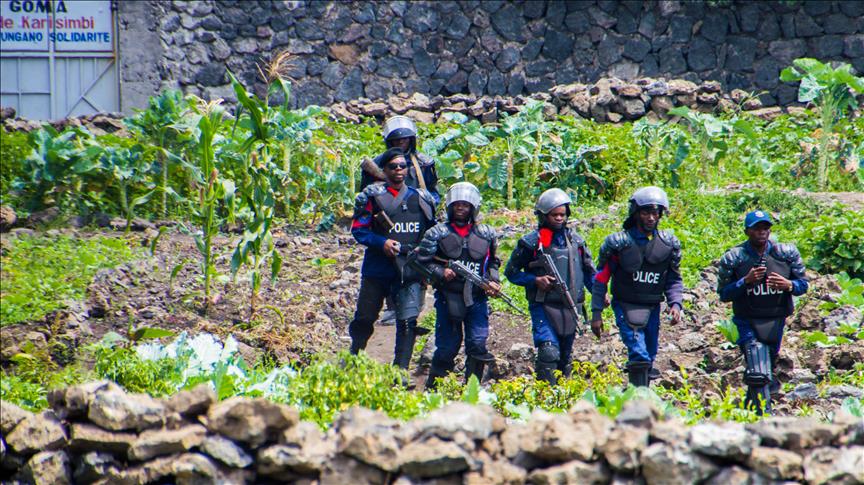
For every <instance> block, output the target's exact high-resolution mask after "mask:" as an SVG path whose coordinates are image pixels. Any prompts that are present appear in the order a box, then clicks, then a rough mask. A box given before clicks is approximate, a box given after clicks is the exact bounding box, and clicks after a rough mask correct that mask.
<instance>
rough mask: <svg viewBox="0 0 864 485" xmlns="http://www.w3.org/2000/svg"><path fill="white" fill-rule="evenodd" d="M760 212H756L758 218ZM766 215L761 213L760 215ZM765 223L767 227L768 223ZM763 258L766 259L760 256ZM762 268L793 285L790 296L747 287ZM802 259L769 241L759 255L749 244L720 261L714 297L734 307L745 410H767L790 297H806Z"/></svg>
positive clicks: (761, 287) (764, 286) (793, 249)
mask: <svg viewBox="0 0 864 485" xmlns="http://www.w3.org/2000/svg"><path fill="white" fill-rule="evenodd" d="M758 212H761V211H757V212H754V213H753V214H756V213H758ZM762 214H764V213H762ZM763 217H766V219H765V220H766V222H770V220H767V216H763ZM763 256H764V257H763ZM763 265H764V266H765V267H766V275H768V274H771V273H777V274H778V275H780V276H782V277H784V278H786V279H787V280H789V281H791V282H792V291H783V290H780V289H775V288H770V287H769V286H768V284H767V283H766V282H765V280H763V281H761V282H758V283H757V284H753V285H748V284H747V283H746V282H745V277H746V276H747V273H749V272H750V270H751V268H753V267H754V266H757V267H758V266H763ZM808 287H809V283H808V281H807V278H806V277H805V276H804V262H803V261H802V260H801V254H800V253H799V252H798V249H797V248H796V247H795V246H794V245H792V244H780V243H772V242H771V241H767V243H766V246H765V249H764V253H763V255H762V256H760V255H759V254H758V253H757V252H756V250H755V249H754V248H753V246H752V245H751V244H750V242H749V241H745V242H744V243H742V244H739V245H738V246H735V247H734V248H732V249H730V250H729V251H727V252H726V254H724V255H723V258H721V259H720V271H719V275H718V280H717V292H718V293H719V295H720V301H724V302H729V301H731V302H732V312H733V314H734V315H733V317H732V321H733V322H734V323H735V325H736V326H737V327H738V345H739V346H740V347H741V351H742V352H743V353H744V357H745V364H746V366H747V369H746V370H745V373H744V383H745V384H747V386H748V391H747V405H748V406H751V405H752V406H755V407H756V408H757V409H761V407H760V403H759V400H760V399H762V400H764V401H765V404H766V410H768V411H770V409H771V400H770V396H771V394H770V392H771V391H770V387H771V384H772V381H773V382H775V383H776V382H777V381H776V377H774V376H773V372H772V369H774V367H775V366H776V363H777V356H778V355H779V353H780V342H781V340H782V339H783V328H784V326H785V323H786V318H787V317H788V316H789V315H791V314H792V312H793V310H794V306H793V302H792V297H793V296H799V295H803V294H804V293H806V292H807V289H808Z"/></svg>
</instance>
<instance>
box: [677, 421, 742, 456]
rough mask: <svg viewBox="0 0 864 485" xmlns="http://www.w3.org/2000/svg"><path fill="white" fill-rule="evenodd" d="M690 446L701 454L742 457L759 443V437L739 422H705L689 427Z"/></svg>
mask: <svg viewBox="0 0 864 485" xmlns="http://www.w3.org/2000/svg"><path fill="white" fill-rule="evenodd" d="M689 442H690V448H691V449H692V450H693V451H696V452H698V453H702V454H703V455H708V456H716V457H719V458H731V459H743V458H744V457H746V456H747V455H749V454H750V451H751V450H753V447H755V446H756V445H758V444H759V437H758V436H756V435H754V434H752V433H749V432H748V431H747V430H746V429H744V426H743V425H741V424H739V423H724V424H723V425H718V424H713V423H705V424H697V425H696V426H693V427H692V428H690V439H689Z"/></svg>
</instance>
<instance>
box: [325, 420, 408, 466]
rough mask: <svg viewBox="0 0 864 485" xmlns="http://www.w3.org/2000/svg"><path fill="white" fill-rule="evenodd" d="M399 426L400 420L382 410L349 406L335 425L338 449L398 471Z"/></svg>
mask: <svg viewBox="0 0 864 485" xmlns="http://www.w3.org/2000/svg"><path fill="white" fill-rule="evenodd" d="M398 427H399V423H398V422H396V421H395V420H392V419H390V418H389V417H387V415H385V414H384V413H382V412H376V411H371V410H369V409H365V408H359V407H355V408H351V409H348V410H347V411H345V412H343V413H342V414H341V415H340V416H339V418H337V420H336V422H335V423H334V425H333V429H334V430H335V431H336V435H337V442H336V447H337V451H338V452H339V453H342V454H344V455H345V456H350V457H351V458H355V459H357V460H360V461H362V462H363V463H367V464H369V465H372V466H375V467H378V468H380V469H382V470H384V471H386V472H391V473H392V472H395V471H396V470H397V469H398V468H399V453H400V450H401V448H402V446H401V443H400V441H401V440H399V439H398V437H399V431H398Z"/></svg>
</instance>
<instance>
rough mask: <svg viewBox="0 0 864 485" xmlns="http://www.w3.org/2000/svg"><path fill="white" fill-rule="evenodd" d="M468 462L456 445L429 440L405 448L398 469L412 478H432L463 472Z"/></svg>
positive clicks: (466, 455)
mask: <svg viewBox="0 0 864 485" xmlns="http://www.w3.org/2000/svg"><path fill="white" fill-rule="evenodd" d="M469 462H470V458H469V457H468V454H467V453H465V451H464V450H463V449H462V448H460V447H459V446H458V445H456V443H453V442H452V441H441V440H439V439H438V438H431V439H429V440H427V441H422V442H418V441H414V442H411V443H409V444H408V445H407V446H405V448H404V449H403V450H402V452H401V455H400V462H399V468H400V470H401V471H402V473H405V474H407V475H410V476H412V477H418V478H432V477H440V476H444V475H449V474H451V473H460V472H463V471H465V470H467V469H468V468H469Z"/></svg>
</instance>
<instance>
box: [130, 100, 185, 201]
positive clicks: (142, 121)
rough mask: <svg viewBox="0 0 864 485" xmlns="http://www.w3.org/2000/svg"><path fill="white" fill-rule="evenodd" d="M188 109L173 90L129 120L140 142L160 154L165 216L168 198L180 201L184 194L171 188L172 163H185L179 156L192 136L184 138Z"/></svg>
mask: <svg viewBox="0 0 864 485" xmlns="http://www.w3.org/2000/svg"><path fill="white" fill-rule="evenodd" d="M188 110H189V105H188V102H187V100H186V99H185V98H184V97H183V93H181V92H180V91H178V90H174V89H169V90H166V91H163V92H161V93H159V95H157V96H152V97H151V98H150V100H149V101H148V104H147V109H146V110H135V111H136V112H137V114H136V115H135V116H133V117H129V118H126V119H125V122H126V126H128V127H129V128H130V129H131V130H132V131H133V132H134V133H136V134H137V136H138V138H139V140H141V141H142V142H144V143H147V144H148V146H150V147H152V149H153V150H154V151H155V152H156V164H157V166H158V168H160V172H161V176H162V178H161V183H160V184H159V188H158V190H159V192H160V193H161V194H162V207H161V209H162V217H165V216H167V215H168V196H169V195H171V196H172V197H173V198H174V199H175V200H179V199H180V195H179V194H177V192H175V191H174V189H173V188H172V187H171V185H170V181H169V173H170V166H171V163H172V162H173V163H174V164H175V165H182V164H183V161H182V159H181V158H180V156H179V155H178V153H179V152H180V151H181V150H182V148H183V145H185V144H186V143H188V137H186V136H184V133H183V131H182V130H181V129H180V128H179V124H180V122H181V119H182V118H183V116H185V115H186V113H187V111H188Z"/></svg>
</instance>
